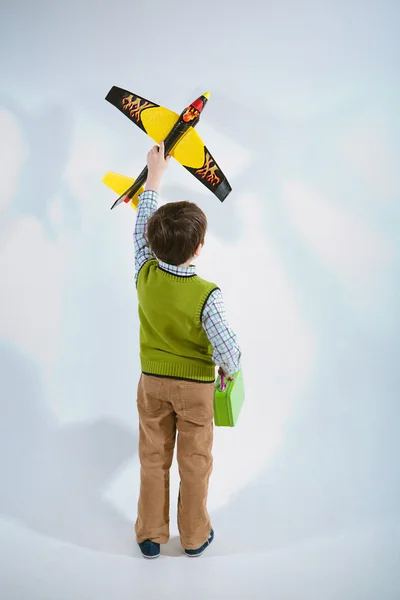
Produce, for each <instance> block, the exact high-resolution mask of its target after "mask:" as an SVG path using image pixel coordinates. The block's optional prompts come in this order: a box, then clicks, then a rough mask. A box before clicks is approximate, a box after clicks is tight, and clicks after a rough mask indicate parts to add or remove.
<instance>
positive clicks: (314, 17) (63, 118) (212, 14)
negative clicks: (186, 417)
mask: <svg viewBox="0 0 400 600" xmlns="http://www.w3.org/2000/svg"><path fill="white" fill-rule="evenodd" d="M399 13H400V11H399V7H398V4H397V3H395V2H379V3H378V2H374V1H365V2H360V1H351V2H344V1H336V2H325V1H321V2H317V1H316V0H313V1H309V2H288V1H284V2H281V3H261V2H255V1H254V0H251V1H248V2H246V3H234V2H222V1H220V2H218V1H215V2H209V1H208V0H207V1H206V2H202V3H199V2H197V3H193V2H192V3H191V2H181V1H178V2H169V3H168V2H161V1H159V0H156V1H155V2H152V3H150V2H148V3H146V2H142V3H140V2H131V3H128V2H120V1H119V0H116V1H114V2H112V3H108V4H107V3H104V4H103V3H95V2H81V3H77V2H70V3H61V2H31V3H28V2H18V1H16V2H13V3H9V4H7V3H2V5H1V7H0V34H1V36H0V40H1V42H0V50H1V52H0V73H1V78H0V159H1V160H0V174H1V187H0V277H1V295H0V308H1V316H0V394H1V396H0V398H1V399H0V411H1V412H0V415H1V418H0V439H1V442H2V444H1V448H2V453H1V458H0V472H1V485H0V513H1V515H0V516H1V520H0V531H1V538H0V548H1V556H2V561H1V565H2V566H1V567H0V590H1V595H2V597H4V598H7V600H11V599H14V598H15V599H22V598H24V599H29V600H30V599H36V598H38V599H39V598H40V600H43V599H44V598H51V599H54V598H58V599H59V600H61V599H64V598H65V599H67V598H68V599H70V598H74V599H77V598H79V599H80V598H93V597H94V596H96V597H97V598H101V599H102V598H116V597H118V598H120V599H121V600H123V599H125V598H131V597H135V594H138V593H139V592H142V593H146V595H147V597H151V598H153V597H154V598H172V597H174V598H175V597H176V596H178V595H180V594H190V596H191V597H192V598H200V597H201V598H205V597H210V598H214V597H223V598H225V597H231V598H246V599H247V598H264V597H265V598H266V597H268V598H271V599H278V598H282V599H288V598H290V599H291V600H292V599H296V600H297V599H302V598H308V599H310V600H312V599H314V598H315V599H320V598H325V599H326V600H327V599H329V598H332V599H333V598H335V599H337V598H341V600H345V599H349V600H356V599H357V600H358V599H360V600H361V599H363V600H364V599H371V600H372V599H373V600H376V599H377V598H380V599H381V600H389V599H390V600H391V599H393V600H394V599H397V598H398V597H399V594H400V579H399V575H398V564H397V563H398V547H399V541H400V523H399V516H400V514H399V506H400V497H399V491H400V481H399V472H400V471H399V468H398V459H399V450H400V444H399V440H398V422H399V396H400V368H399V358H398V356H399V334H400V327H399V317H398V308H399V248H400V245H399V235H398V230H399V223H400V218H399V217H400V214H399V192H398V189H399V171H400V170H399V164H400V162H399V158H400V153H399V139H400V135H399V134H400V126H399V111H398V107H399V102H400V91H399V67H400V64H399V62H400V61H399V42H398V28H399ZM112 85H118V86H121V87H123V88H126V89H129V90H131V91H133V92H136V93H138V94H140V95H142V96H145V97H146V98H149V99H150V100H153V101H155V102H157V103H159V104H162V105H164V106H166V107H168V108H170V109H172V110H175V111H176V112H180V110H181V109H182V108H183V107H184V106H185V105H186V104H188V103H189V102H190V101H191V100H193V99H194V98H196V97H197V96H198V95H199V94H200V93H202V92H204V91H210V92H211V99H210V101H209V103H208V105H207V108H206V110H205V112H204V114H203V115H202V120H201V123H200V125H199V133H200V135H201V136H202V137H203V138H204V141H205V143H206V144H207V146H208V147H209V148H210V150H211V152H212V153H213V154H214V156H215V158H216V159H217V161H218V162H219V163H220V165H221V167H222V168H223V170H224V171H225V173H226V174H227V176H228V178H229V180H230V182H231V185H232V187H233V192H232V194H231V195H230V196H228V198H227V199H226V201H225V202H224V203H223V204H220V203H219V201H218V200H216V199H215V198H214V197H213V196H212V195H211V194H209V193H208V192H207V190H206V189H205V188H203V187H202V186H201V185H200V184H198V183H197V182H196V181H192V178H191V177H190V175H189V174H187V173H186V172H185V171H184V169H182V168H181V167H180V166H179V165H177V164H171V167H170V169H169V170H168V172H167V174H166V176H165V181H164V184H163V188H162V193H163V201H167V200H168V201H174V200H178V199H182V198H190V199H191V200H193V201H195V202H197V203H198V204H199V205H200V206H201V207H202V208H203V209H204V210H205V211H206V212H207V215H208V219H209V238H208V241H207V244H206V247H205V249H204V257H202V258H200V259H199V261H198V272H199V273H200V274H201V275H202V276H204V277H206V278H208V279H210V280H215V281H218V283H220V284H221V287H222V289H223V292H224V295H225V297H226V304H227V310H228V317H229V319H230V321H231V323H232V326H233V327H234V329H235V330H236V331H237V333H238V336H239V341H240V343H241V346H242V349H243V366H244V370H245V374H246V381H247V399H246V407H245V409H244V412H243V415H242V418H241V422H240V424H239V426H238V428H237V429H235V430H233V431H222V430H219V431H216V445H215V472H214V475H213V478H212V480H211V489H210V511H211V515H212V519H213V524H214V527H215V530H216V541H215V543H214V545H213V547H212V548H210V550H209V551H208V554H207V555H205V556H204V559H201V561H198V562H194V563H193V562H188V561H187V560H185V559H184V558H183V557H182V558H178V552H179V544H178V542H177V540H176V538H174V539H173V540H172V542H171V544H170V546H168V548H167V549H166V551H165V553H166V554H165V553H164V556H165V555H166V556H167V557H166V558H162V560H161V561H159V562H158V563H157V564H156V565H154V564H152V565H147V563H144V562H143V561H142V560H141V559H140V558H139V554H138V551H137V549H136V548H135V544H134V538H133V532H132V523H133V520H134V518H135V510H136V498H137V486H138V475H139V470H138V469H139V467H138V461H137V449H136V446H137V417H136V407H135V392H136V385H137V380H138V376H139V373H140V368H139V360H138V345H137V335H138V322H137V315H136V297H135V289H134V285H133V270H132V266H133V254H132V251H133V248H132V238H131V235H132V228H133V224H134V219H135V213H134V212H133V211H131V210H130V209H129V208H128V207H126V206H122V207H119V208H118V209H117V210H115V211H113V212H112V213H110V211H109V207H110V206H111V204H112V202H113V201H114V195H113V194H112V192H110V190H108V189H107V188H105V187H104V186H102V184H101V178H102V176H103V174H104V172H105V171H106V170H108V169H111V170H115V171H119V172H121V173H125V174H127V175H131V176H133V177H134V176H135V175H137V173H138V172H139V171H140V170H141V168H142V166H143V165H144V162H145V158H146V152H147V151H148V150H149V148H150V147H151V145H152V142H151V141H150V140H149V139H148V138H146V136H145V135H144V134H142V133H141V132H140V131H139V130H138V129H136V128H135V127H134V126H133V125H132V124H130V123H129V121H128V120H127V119H125V118H124V117H123V116H122V115H121V114H120V113H118V111H117V110H116V109H114V108H113V107H112V106H111V105H109V104H108V103H107V102H105V101H104V97H105V95H106V94H107V92H108V90H109V89H110V87H111V86H112ZM172 487H173V490H172V492H173V493H175V492H176V487H177V477H176V472H175V474H174V477H173V486H172ZM171 504H172V517H171V525H172V528H173V530H172V534H173V536H176V527H175V523H174V518H175V517H174V510H175V499H174V498H172V501H171ZM175 512H176V511H175ZM174 528H175V529H174ZM170 555H172V556H173V559H172V557H171V556H170ZM150 568H151V572H150ZM155 573H156V575H155Z"/></svg>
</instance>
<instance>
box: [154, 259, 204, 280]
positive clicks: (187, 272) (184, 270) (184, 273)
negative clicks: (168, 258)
mask: <svg viewBox="0 0 400 600" xmlns="http://www.w3.org/2000/svg"><path fill="white" fill-rule="evenodd" d="M158 264H159V265H160V268H161V269H163V270H164V271H168V273H171V274H172V275H180V276H181V277H192V276H193V275H196V265H190V267H176V266H175V265H169V264H168V263H165V262H163V261H162V260H159V261H158Z"/></svg>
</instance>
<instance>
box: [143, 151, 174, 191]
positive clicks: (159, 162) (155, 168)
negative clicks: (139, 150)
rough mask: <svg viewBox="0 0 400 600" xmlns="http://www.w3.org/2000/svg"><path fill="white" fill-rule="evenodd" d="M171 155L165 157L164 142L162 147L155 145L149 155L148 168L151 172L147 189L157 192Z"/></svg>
mask: <svg viewBox="0 0 400 600" xmlns="http://www.w3.org/2000/svg"><path fill="white" fill-rule="evenodd" d="M170 159H171V157H170V156H167V157H165V147H164V142H161V143H160V147H158V146H154V147H153V148H152V149H151V150H150V152H149V153H148V155H147V168H148V170H149V174H148V176H147V181H146V190H153V191H154V192H157V190H158V186H159V185H160V181H161V177H162V176H163V174H164V171H165V170H166V168H167V166H168V163H169V161H170Z"/></svg>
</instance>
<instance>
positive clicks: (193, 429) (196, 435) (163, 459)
mask: <svg viewBox="0 0 400 600" xmlns="http://www.w3.org/2000/svg"><path fill="white" fill-rule="evenodd" d="M137 404H138V411H139V458H140V464H141V471H140V497H139V504H138V518H137V521H136V525H135V532H136V537H137V541H138V543H141V542H143V541H144V540H146V539H150V540H152V541H153V542H157V543H159V544H166V543H167V542H168V540H169V501H170V500H169V495H170V494H169V470H170V467H171V463H172V459H173V454H174V448H175V440H176V438H177V459H178V466H179V474H180V479H181V484H180V489H179V499H178V528H179V533H180V537H181V544H182V546H183V547H184V548H185V549H186V550H193V549H196V548H198V547H200V546H201V545H202V544H204V542H205V541H206V540H207V539H208V537H209V535H210V528H211V522H210V517H209V515H208V512H207V494H208V482H209V478H210V474H211V471H212V464H213V458H212V443H213V425H214V423H213V418H214V384H213V383H197V382H192V381H181V380H178V379H170V378H166V377H153V376H149V375H144V374H142V375H141V377H140V381H139V386H138V400H137ZM177 434H178V435H177Z"/></svg>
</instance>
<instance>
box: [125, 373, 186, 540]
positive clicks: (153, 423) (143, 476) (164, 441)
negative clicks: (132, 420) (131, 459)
mask: <svg viewBox="0 0 400 600" xmlns="http://www.w3.org/2000/svg"><path fill="white" fill-rule="evenodd" d="M170 385H171V384H170V381H169V380H168V379H165V378H160V377H152V376H148V375H142V376H141V378H140V381H139V386H138V399H137V405H138V412H139V458H140V464H141V469H140V496H139V502H138V517H137V521H136V525H135V532H136V538H137V541H138V543H141V542H144V541H145V540H147V539H149V540H152V541H153V542H157V543H159V544H166V543H167V542H168V540H169V502H170V494H169V471H170V468H171V463H172V459H173V455H174V447H175V437H176V415H175V412H174V409H173V407H172V404H171V402H170V401H169V399H168V398H169V394H170Z"/></svg>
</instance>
